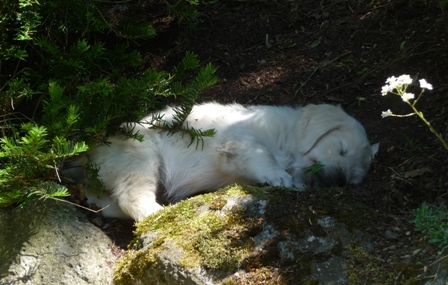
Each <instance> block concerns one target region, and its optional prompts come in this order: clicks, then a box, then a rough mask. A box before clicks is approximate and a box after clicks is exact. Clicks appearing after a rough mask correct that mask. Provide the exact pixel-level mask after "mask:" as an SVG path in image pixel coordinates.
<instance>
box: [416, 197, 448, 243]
mask: <svg viewBox="0 0 448 285" xmlns="http://www.w3.org/2000/svg"><path fill="white" fill-rule="evenodd" d="M413 214H414V216H415V219H414V220H412V221H411V223H413V224H414V225H415V230H417V231H420V232H422V233H424V234H427V235H429V242H430V243H433V244H435V245H438V246H440V247H444V246H447V245H448V211H447V209H446V208H439V207H431V206H428V205H427V204H426V203H423V204H422V205H421V207H420V208H418V209H416V210H414V211H413Z"/></svg>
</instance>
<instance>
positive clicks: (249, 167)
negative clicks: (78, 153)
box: [91, 103, 378, 220]
mask: <svg viewBox="0 0 448 285" xmlns="http://www.w3.org/2000/svg"><path fill="white" fill-rule="evenodd" d="M160 114H163V119H164V120H166V121H172V120H173V115H174V111H173V109H172V108H167V109H166V110H165V111H163V112H161V113H160ZM146 120H147V121H151V120H152V115H150V116H149V117H147V118H146ZM184 126H186V127H194V128H195V129H202V130H206V129H215V130H216V134H215V135H214V136H213V137H204V145H203V146H202V144H199V146H198V147H196V144H195V143H193V144H192V145H190V146H189V144H190V137H189V136H187V135H186V136H182V135H181V134H174V135H168V134H167V133H166V132H160V131H158V130H156V129H150V128H149V126H148V125H145V124H142V125H136V126H135V131H137V130H138V131H139V133H140V134H142V135H144V141H143V142H139V141H136V140H132V139H126V138H124V137H122V136H114V137H110V138H109V139H108V141H109V142H110V143H111V144H110V146H100V147H98V148H96V149H95V150H93V152H92V153H91V161H92V163H93V164H94V165H96V166H97V167H99V176H100V178H101V179H102V181H103V182H104V184H105V186H106V189H107V190H108V191H109V192H110V195H111V198H112V200H114V201H116V202H117V204H118V207H119V208H120V209H121V210H122V211H123V213H124V215H125V216H128V217H130V218H133V219H135V220H141V219H143V218H144V217H146V216H147V215H149V214H151V213H153V212H155V211H157V210H159V209H161V208H162V206H161V205H160V204H158V203H157V202H156V194H157V193H158V192H157V191H158V189H159V191H160V189H163V192H164V196H165V198H166V200H167V201H168V202H169V203H174V202H177V201H179V200H182V199H184V198H187V197H189V196H192V195H194V194H197V193H202V192H210V191H215V190H217V189H219V188H221V187H223V186H226V185H230V184H233V183H242V184H265V183H267V184H269V185H273V186H285V187H293V188H296V189H298V190H303V189H304V187H305V186H309V185H311V186H331V185H341V184H345V183H350V184H358V183H360V182H361V181H362V179H363V177H364V176H365V175H366V173H367V171H368V169H369V165H370V162H371V158H372V156H373V155H374V154H375V153H376V151H377V149H378V145H377V144H376V145H373V146H371V145H370V144H369V142H368V140H367V136H366V133H365V131H364V128H363V127H362V126H361V124H360V123H359V122H358V121H356V120H355V119H354V118H352V117H350V116H349V115H347V114H346V113H345V112H344V111H342V109H341V108H339V107H336V106H331V105H308V106H305V107H299V108H290V107H274V106H249V107H243V106H241V105H237V104H234V105H219V104H216V103H208V104H203V105H197V106H195V107H194V108H193V110H192V112H191V114H190V115H189V117H188V118H187V120H186V121H185V123H184ZM316 163H319V164H321V165H323V168H322V169H321V170H320V171H318V172H317V174H314V175H313V174H310V173H307V171H306V169H307V168H309V167H311V166H313V165H315V164H316ZM96 202H98V201H96ZM108 215H111V216H119V214H118V213H117V212H116V211H115V210H112V211H111V213H109V214H108Z"/></svg>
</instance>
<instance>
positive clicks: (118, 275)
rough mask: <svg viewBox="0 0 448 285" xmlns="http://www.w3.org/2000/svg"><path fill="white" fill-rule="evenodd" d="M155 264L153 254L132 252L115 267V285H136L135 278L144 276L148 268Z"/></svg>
mask: <svg viewBox="0 0 448 285" xmlns="http://www.w3.org/2000/svg"><path fill="white" fill-rule="evenodd" d="M154 262H155V258H154V255H153V254H147V253H145V252H143V251H135V250H130V251H128V252H127V253H126V255H125V256H124V257H123V258H122V259H120V260H119V261H118V262H117V264H116V265H115V272H114V284H117V285H131V284H134V280H135V279H134V277H135V276H144V275H145V272H146V271H147V269H148V266H150V265H151V264H153V263H154Z"/></svg>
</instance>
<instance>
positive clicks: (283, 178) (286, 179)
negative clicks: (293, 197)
mask: <svg viewBox="0 0 448 285" xmlns="http://www.w3.org/2000/svg"><path fill="white" fill-rule="evenodd" d="M261 180H262V183H267V184H268V185H271V186H281V187H287V188H291V187H293V179H292V176H291V175H289V173H288V172H286V171H281V170H279V171H272V172H271V173H269V174H268V175H265V176H264V177H263V178H262V179H261Z"/></svg>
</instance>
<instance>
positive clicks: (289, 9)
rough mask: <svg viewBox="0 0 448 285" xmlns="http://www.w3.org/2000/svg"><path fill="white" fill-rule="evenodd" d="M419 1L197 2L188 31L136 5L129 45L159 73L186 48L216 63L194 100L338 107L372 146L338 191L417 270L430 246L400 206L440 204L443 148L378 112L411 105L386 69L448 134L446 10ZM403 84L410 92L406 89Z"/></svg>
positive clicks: (408, 209)
mask: <svg viewBox="0 0 448 285" xmlns="http://www.w3.org/2000/svg"><path fill="white" fill-rule="evenodd" d="M150 2H151V1H150ZM154 2H157V1H154ZM425 2H426V1H424V0H384V1H381V0H372V1H355V0H323V1H314V0H301V1H298V0H289V1H288V0H231V1H219V2H217V3H214V4H209V5H201V6H200V9H199V10H200V15H199V18H198V23H197V26H196V27H195V28H194V29H184V28H179V27H178V25H177V23H173V22H171V21H170V19H169V18H163V17H162V18H161V17H156V16H154V15H155V13H156V12H155V11H154V10H151V9H149V8H146V9H147V11H144V12H145V13H147V17H153V18H154V26H155V27H156V28H157V29H158V30H159V35H158V36H157V37H156V38H155V39H154V40H150V41H146V42H140V43H139V44H140V51H141V52H142V54H143V55H144V58H145V60H146V61H147V62H148V65H152V66H154V67H156V68H157V69H160V70H171V69H172V67H173V66H174V65H175V64H176V63H178V62H179V61H180V60H181V58H182V57H183V56H184V55H185V52H186V51H191V52H194V53H195V54H197V55H198V57H199V58H200V59H201V61H202V62H203V63H204V64H205V63H207V62H211V63H213V64H214V65H215V66H217V67H218V71H217V76H218V77H219V82H218V83H217V84H216V85H215V86H213V87H211V88H209V89H207V90H205V91H204V92H203V93H202V95H201V97H200V100H199V101H211V100H214V101H217V102H220V103H232V102H237V103H241V104H268V105H293V106H294V105H305V104H309V103H331V104H340V105H342V107H343V108H344V109H345V110H346V111H347V112H348V113H349V114H351V115H353V116H354V117H355V118H357V119H358V120H359V121H360V122H361V123H362V124H363V125H364V127H365V129H366V131H367V133H368V135H369V138H370V140H371V142H372V143H376V142H379V143H380V150H379V153H378V155H377V156H376V157H375V161H374V163H373V165H372V168H371V170H370V172H369V175H368V177H367V179H366V180H365V181H364V183H363V184H362V185H360V186H357V187H352V186H348V187H346V188H344V190H343V191H344V192H345V194H348V195H351V196H352V197H353V199H356V200H358V201H360V202H361V203H363V204H365V205H367V206H369V207H370V208H372V209H375V211H376V212H377V213H378V217H380V218H379V219H378V220H377V221H376V223H375V224H372V226H371V228H370V229H368V231H370V232H371V233H372V234H373V236H374V237H375V243H376V246H375V251H376V252H375V254H376V255H377V257H378V260H381V261H382V262H389V261H390V260H392V259H397V258H399V259H402V261H403V262H404V263H419V264H421V268H422V272H421V273H423V268H424V266H425V265H429V264H430V263H431V262H432V261H433V260H435V259H437V258H438V257H440V256H437V255H438V254H440V252H439V251H440V248H437V247H436V246H434V245H430V244H428V237H427V236H425V235H423V234H421V233H418V232H416V231H415V230H414V226H413V225H412V224H411V223H410V221H411V220H412V219H413V218H414V216H413V214H412V211H413V210H414V209H416V208H418V207H419V206H420V205H421V204H422V203H423V202H426V203H428V204H430V205H437V206H444V205H446V204H447V201H448V200H447V198H448V197H447V195H446V194H447V193H448V191H447V190H448V164H447V161H448V150H446V149H444V148H443V146H442V144H441V143H440V142H439V141H438V140H437V138H436V137H435V136H434V135H433V134H432V133H431V132H430V131H429V129H428V127H427V126H426V125H425V124H424V123H423V122H422V121H421V120H420V119H419V118H418V117H417V116H412V117H406V118H396V117H388V118H382V117H381V113H382V111H386V110H388V109H390V110H392V111H393V112H394V113H397V114H407V113H409V112H410V111H411V109H410V108H409V106H407V105H406V104H405V103H404V102H403V101H402V100H401V99H400V98H398V97H397V96H394V95H391V94H389V95H387V96H382V95H381V88H382V86H383V85H385V81H386V79H387V78H388V77H390V76H399V75H402V74H409V75H410V76H411V77H413V78H418V79H423V78H424V79H426V80H427V81H428V82H430V83H431V84H432V85H433V86H434V89H433V90H432V91H429V90H428V91H426V92H425V93H424V94H423V97H422V98H421V99H420V100H419V102H418V104H417V108H418V109H419V110H420V111H422V112H423V113H424V115H425V117H426V118H427V119H428V120H429V121H430V122H431V124H432V125H433V126H434V127H435V128H436V129H437V130H438V131H439V132H440V133H442V134H444V135H447V134H448V112H447V111H448V110H447V108H448V100H447V98H445V97H444V96H448V29H447V27H448V25H447V24H448V16H447V13H448V12H447V11H444V9H443V8H442V7H441V6H440V5H439V3H438V2H437V1H431V0H429V1H427V2H428V3H425ZM139 13H141V11H140V12H139ZM408 91H412V92H414V93H417V94H418V93H419V91H420V89H419V88H418V84H417V85H416V86H415V87H410V88H409V90H408ZM112 225H113V223H112ZM115 226H119V227H122V226H123V224H116V225H115ZM120 232H121V233H123V232H128V230H127V229H126V230H123V231H121V230H119V231H117V232H116V234H120ZM125 241H128V240H127V239H124V243H125ZM124 243H123V245H124ZM442 255H443V254H442ZM445 255H446V254H445Z"/></svg>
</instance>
